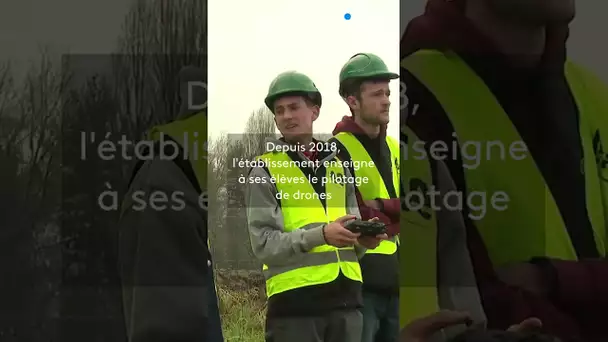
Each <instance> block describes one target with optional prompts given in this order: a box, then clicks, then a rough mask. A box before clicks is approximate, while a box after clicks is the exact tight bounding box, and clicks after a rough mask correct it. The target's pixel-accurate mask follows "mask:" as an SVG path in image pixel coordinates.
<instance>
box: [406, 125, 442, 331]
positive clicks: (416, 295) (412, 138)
mask: <svg viewBox="0 0 608 342" xmlns="http://www.w3.org/2000/svg"><path fill="white" fill-rule="evenodd" d="M401 134H402V136H404V137H407V143H406V144H405V148H407V149H408V151H407V152H406V155H408V156H409V155H411V151H410V150H409V149H411V148H412V146H414V145H415V144H416V141H418V140H419V139H418V137H417V136H416V135H415V134H414V132H412V131H411V130H410V129H409V128H408V127H407V126H406V125H405V124H403V125H402V126H401ZM404 143H405V142H404ZM401 182H402V185H403V191H404V195H407V194H408V192H409V191H419V192H422V191H423V190H424V189H420V188H419V185H420V183H421V182H422V183H425V184H433V179H432V172H431V165H430V162H429V160H428V159H415V158H403V159H402V162H401ZM405 209H406V207H405V206H402V211H401V219H400V225H401V232H400V241H401V245H400V246H399V266H400V270H399V323H400V326H401V328H403V327H405V326H406V325H407V324H409V323H411V322H412V321H413V320H415V319H418V318H422V317H425V316H428V315H430V314H432V313H435V312H437V311H439V297H438V289H437V266H438V264H437V219H436V216H435V212H434V211H433V210H428V208H422V207H421V208H414V206H412V208H407V209H408V210H405Z"/></svg>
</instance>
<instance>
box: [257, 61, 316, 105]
mask: <svg viewBox="0 0 608 342" xmlns="http://www.w3.org/2000/svg"><path fill="white" fill-rule="evenodd" d="M284 96H304V97H306V98H308V99H310V100H311V101H312V102H313V103H314V104H315V105H317V106H319V107H321V104H322V102H323V101H322V97H321V92H320V91H319V89H317V86H316V85H315V83H314V82H313V81H312V80H311V79H310V77H308V76H306V75H304V74H302V73H299V72H296V71H287V72H284V73H281V74H280V75H278V76H277V77H275V79H274V80H272V83H270V87H268V95H266V98H265V99H264V103H265V104H266V106H267V107H268V109H270V111H271V112H273V113H274V102H275V101H276V100H278V99H279V98H281V97H284Z"/></svg>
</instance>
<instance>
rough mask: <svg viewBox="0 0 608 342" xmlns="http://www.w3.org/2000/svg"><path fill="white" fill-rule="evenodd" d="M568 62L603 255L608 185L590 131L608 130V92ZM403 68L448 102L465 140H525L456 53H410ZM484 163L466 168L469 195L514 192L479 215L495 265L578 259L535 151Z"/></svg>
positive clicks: (591, 211)
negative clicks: (595, 88)
mask: <svg viewBox="0 0 608 342" xmlns="http://www.w3.org/2000/svg"><path fill="white" fill-rule="evenodd" d="M566 66H567V71H566V76H567V79H568V83H569V84H570V86H571V88H572V90H573V93H574V98H575V101H576V103H577V104H578V109H579V111H580V115H579V117H580V134H581V142H582V146H583V151H584V155H585V162H584V166H583V171H584V173H585V178H586V194H587V201H586V202H587V209H588V212H589V218H590V220H591V223H592V226H593V231H594V232H593V233H594V237H595V242H596V246H597V249H598V251H599V252H600V254H601V255H605V239H606V229H605V218H604V215H605V212H606V211H605V206H606V202H604V203H603V204H602V202H601V201H602V200H601V199H602V195H603V194H606V192H605V188H604V187H603V186H602V188H603V189H604V193H603V194H602V193H601V192H600V187H599V183H600V181H599V179H598V169H597V165H596V163H595V157H594V153H593V149H592V141H591V139H592V135H591V134H590V133H591V132H595V131H597V130H599V129H600V128H601V129H602V132H606V130H605V128H606V127H607V126H606V121H605V120H606V119H604V118H605V117H606V113H607V111H606V109H607V108H608V106H606V105H605V104H606V100H605V99H606V95H608V94H607V93H602V94H601V95H602V96H603V98H594V97H592V96H589V94H588V93H587V92H585V91H583V89H585V90H586V89H587V88H586V86H587V79H586V78H585V79H583V78H582V77H578V76H576V75H582V74H581V73H580V72H579V69H578V67H576V66H574V64H572V63H570V62H568V63H567V64H566ZM402 67H403V68H405V69H407V70H408V71H409V72H411V73H412V74H413V75H414V76H415V77H416V78H417V79H418V80H419V81H420V82H422V84H424V85H425V87H426V88H427V89H429V91H431V92H432V93H433V95H434V96H435V98H436V99H437V100H438V101H439V102H440V104H441V106H442V107H443V108H444V110H445V112H446V113H447V114H448V116H449V119H450V121H451V123H452V126H453V127H454V130H455V132H456V133H457V134H456V135H457V137H458V138H457V139H458V140H459V144H460V146H461V147H462V145H463V143H467V142H468V143H469V144H470V143H471V142H475V143H478V144H487V143H488V142H494V143H496V142H498V143H500V144H501V145H502V147H503V148H504V150H505V151H510V148H511V146H517V145H516V144H520V145H519V146H522V144H521V143H522V138H521V137H520V135H519V133H518V132H517V130H516V129H515V127H514V125H513V124H512V122H511V121H510V119H509V117H508V115H507V114H506V113H505V111H504V110H503V109H502V108H501V106H500V104H499V103H498V101H497V100H496V98H495V97H494V95H493V94H492V93H491V91H490V90H489V89H488V87H487V86H486V85H485V83H484V82H483V80H482V79H480V78H479V77H478V76H477V75H476V74H475V72H473V71H472V70H471V69H470V68H469V67H468V66H467V64H466V63H465V62H464V61H462V60H461V59H460V58H459V57H458V56H456V55H455V54H453V53H446V54H444V53H440V52H437V51H419V52H417V53H415V54H413V55H411V56H409V57H407V58H406V59H404V60H403V61H402ZM462 84H466V87H463V86H455V85H462ZM602 104H603V107H602ZM597 105H599V107H596V106H597ZM591 107H593V108H591ZM600 117H604V118H602V119H601V122H598V121H596V120H597V119H598V118H600ZM592 119H593V120H592ZM606 133H608V132H606ZM488 146H491V145H488ZM488 149H489V148H488ZM484 150H486V149H485V148H484ZM494 150H495V149H494ZM494 153H495V152H494ZM505 153H507V152H505ZM478 164H479V165H478V166H477V167H475V168H464V172H465V180H466V184H467V185H466V188H467V189H466V190H467V192H468V194H469V196H470V194H472V193H473V192H475V191H477V192H480V191H483V193H484V194H485V196H486V199H488V202H490V200H489V199H491V198H492V196H493V195H494V194H497V193H499V192H503V193H506V194H507V196H508V197H509V202H508V206H507V208H506V210H497V209H496V208H492V207H490V208H487V210H486V212H485V214H484V215H483V216H482V217H480V218H479V220H477V221H476V227H477V228H478V230H479V232H480V234H481V236H482V238H483V240H484V243H485V245H486V247H487V250H488V253H489V255H490V258H491V260H492V262H493V263H494V265H495V266H501V265H504V264H507V263H512V262H522V261H527V260H529V259H530V258H532V257H539V256H540V257H542V256H545V257H552V258H559V259H566V260H576V259H577V254H576V252H575V250H574V247H573V245H572V242H571V240H570V237H569V235H568V232H567V230H566V227H565V224H564V222H563V220H562V217H561V214H560V212H559V209H558V207H557V205H556V203H555V200H554V198H553V195H552V194H551V192H550V190H549V188H548V186H547V184H546V183H545V181H544V179H543V176H542V174H541V173H540V171H539V170H538V168H537V166H536V164H535V161H534V160H533V159H532V158H531V157H530V156H526V157H525V158H523V159H518V160H515V159H513V158H511V157H510V156H507V157H505V158H504V159H503V158H502V157H501V156H500V155H498V156H497V155H494V157H493V158H492V155H491V156H490V158H488V157H487V156H485V158H483V160H482V161H481V162H480V163H478ZM602 172H603V171H602ZM602 183H604V182H602Z"/></svg>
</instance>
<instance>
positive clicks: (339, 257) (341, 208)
mask: <svg viewBox="0 0 608 342" xmlns="http://www.w3.org/2000/svg"><path fill="white" fill-rule="evenodd" d="M257 158H258V160H263V161H264V162H265V164H266V169H267V170H268V172H269V173H270V176H271V177H274V179H277V180H280V179H292V180H293V179H304V180H306V179H307V177H306V176H305V174H304V172H302V170H301V169H300V168H299V167H297V166H295V165H294V164H293V163H290V162H291V161H292V159H291V158H290V157H289V156H288V155H287V153H284V152H268V153H265V154H263V155H261V156H259V157H257ZM326 166H327V167H326V175H325V176H326V177H327V178H328V179H331V174H332V173H335V175H337V176H338V178H340V177H342V176H343V175H344V168H343V167H342V165H341V164H339V163H338V162H337V160H335V161H334V162H330V163H328V165H326ZM319 178H320V177H319ZM275 185H276V187H277V191H278V192H282V193H283V194H288V196H287V197H286V198H285V197H284V198H281V199H280V203H281V211H282V214H283V230H284V231H285V232H292V231H294V230H297V229H307V228H308V227H314V226H318V225H319V224H328V223H330V222H333V221H335V220H336V219H338V218H340V217H342V216H345V215H346V214H347V211H346V185H345V184H339V183H335V182H327V184H325V194H326V199H325V205H323V202H322V201H321V200H320V199H319V197H318V194H317V193H316V191H315V189H314V187H313V185H312V184H311V183H310V182H309V181H305V182H297V183H296V182H286V181H277V182H276V183H275ZM296 194H299V195H297V196H296ZM262 271H263V274H264V277H265V278H266V294H267V296H268V297H269V298H270V297H271V296H273V295H276V294H279V293H282V292H285V291H289V290H293V289H297V288H302V287H306V286H312V285H320V284H326V283H330V282H332V281H334V280H335V279H336V278H338V276H339V274H340V272H342V273H343V274H344V275H345V276H346V277H347V278H349V279H352V280H354V281H358V282H362V275H361V267H360V266H359V261H358V258H357V254H356V253H355V250H354V248H353V247H345V248H337V247H334V246H330V245H322V246H318V247H315V248H313V249H312V250H310V251H309V252H308V253H306V254H305V255H304V256H302V258H301V260H300V261H299V262H298V263H297V264H292V265H287V266H285V265H281V266H273V265H263V267H262Z"/></svg>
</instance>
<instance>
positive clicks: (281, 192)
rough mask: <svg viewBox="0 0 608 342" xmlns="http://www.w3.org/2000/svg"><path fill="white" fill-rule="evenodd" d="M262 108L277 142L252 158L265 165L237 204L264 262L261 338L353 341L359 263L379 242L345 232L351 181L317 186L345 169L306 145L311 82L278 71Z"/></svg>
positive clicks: (356, 337)
mask: <svg viewBox="0 0 608 342" xmlns="http://www.w3.org/2000/svg"><path fill="white" fill-rule="evenodd" d="M264 102H265V103H266V106H267V107H268V108H269V109H270V110H271V112H272V113H273V114H274V120H275V123H276V125H277V128H278V129H279V131H280V132H281V135H282V137H281V138H280V139H271V140H269V141H268V142H267V143H266V144H265V146H266V148H267V149H268V148H269V146H271V147H272V149H271V150H269V151H267V152H266V153H264V154H263V155H261V156H258V157H257V158H256V160H258V161H260V162H263V165H255V166H254V167H252V168H251V169H250V171H249V174H248V175H247V179H248V180H249V181H248V182H247V184H246V186H247V189H246V195H245V199H246V207H247V221H248V228H249V234H250V238H251V246H252V250H253V253H254V254H255V256H256V257H257V258H258V259H259V260H260V261H261V262H262V264H263V265H264V266H263V273H264V277H265V279H266V295H267V297H268V310H267V313H266V341H268V342H299V341H302V342H321V341H324V342H359V341H361V330H362V316H361V313H360V312H359V311H358V310H359V309H360V308H361V306H362V298H361V282H362V275H361V267H360V266H359V259H360V258H361V257H362V256H363V255H364V254H365V251H366V249H373V248H376V247H377V246H378V245H379V244H380V242H381V241H382V240H383V239H386V238H387V236H386V234H383V235H380V236H376V237H363V236H360V235H359V234H355V233H353V232H351V231H350V230H348V229H346V228H345V224H346V223H347V222H348V221H350V220H353V219H355V218H360V214H359V209H358V206H357V198H356V196H355V188H354V185H353V184H352V183H343V182H335V181H328V182H327V183H326V184H323V182H321V179H322V178H323V177H327V179H332V175H337V176H340V175H342V176H346V177H350V173H349V171H348V168H345V167H344V166H342V164H341V163H339V162H338V160H337V158H336V157H337V156H336V151H329V150H326V149H319V150H315V149H314V148H311V147H313V146H315V147H316V146H318V144H316V143H317V142H318V141H317V140H314V139H313V123H314V121H315V120H316V119H317V118H318V117H319V113H320V109H321V104H322V97H321V93H320V92H319V90H318V89H317V87H316V86H315V84H314V83H313V81H312V80H311V79H310V78H309V77H308V76H306V75H304V74H301V73H298V72H295V71H288V72H284V73H282V74H280V75H278V76H277V77H276V78H275V79H274V80H273V81H272V83H271V84H270V87H269V89H268V95H267V97H266V99H265V101H264ZM312 142H314V143H315V144H311V143H312ZM314 179H317V181H315V180H314ZM373 219H377V218H373Z"/></svg>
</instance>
